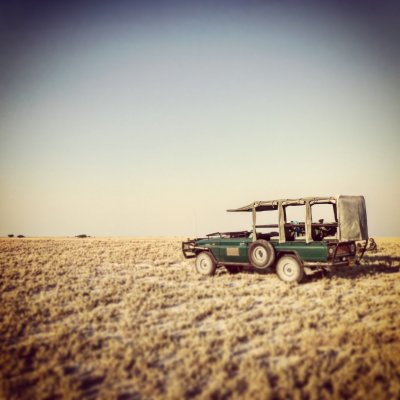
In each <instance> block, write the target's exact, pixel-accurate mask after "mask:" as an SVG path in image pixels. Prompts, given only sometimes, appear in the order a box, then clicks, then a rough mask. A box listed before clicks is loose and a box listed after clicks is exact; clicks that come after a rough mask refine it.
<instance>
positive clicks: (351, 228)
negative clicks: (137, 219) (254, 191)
mask: <svg viewBox="0 0 400 400" xmlns="http://www.w3.org/2000/svg"><path fill="white" fill-rule="evenodd" d="M293 210H295V212H296V213H297V214H296V218H297V219H298V221H297V220H293V219H291V218H290V215H291V214H292V213H293V212H292V211H293ZM228 211H230V212H249V213H251V214H252V229H251V230H248V231H238V232H223V233H220V232H216V233H212V234H209V235H206V237H205V238H197V239H192V240H189V239H188V240H187V241H185V242H182V252H183V254H184V256H185V258H196V269H197V271H198V272H199V273H200V274H203V275H213V274H214V273H215V271H216V269H217V268H218V267H225V268H226V269H227V270H228V271H229V272H231V273H237V272H240V271H242V270H244V269H247V270H255V271H258V272H261V273H262V272H265V271H268V270H270V269H272V268H275V269H276V273H277V274H278V276H279V278H280V279H282V280H283V281H285V282H300V281H301V280H302V278H303V276H304V270H305V269H309V270H315V269H321V268H322V269H329V268H330V267H332V266H349V265H355V264H356V263H358V262H359V261H360V259H361V258H362V256H363V254H364V251H365V249H366V247H367V243H368V226H367V214H366V208H365V200H364V197H363V196H342V195H341V196H332V197H305V198H299V199H280V200H270V201H255V202H253V203H251V204H249V205H247V206H244V207H240V208H237V209H233V210H228ZM265 211H268V212H269V214H270V215H274V216H275V220H276V219H277V221H274V222H275V223H268V224H258V223H257V219H258V218H259V217H260V213H263V212H265ZM321 211H323V213H324V215H326V213H328V214H329V217H330V219H331V220H330V221H328V222H324V219H323V218H319V216H321ZM299 216H300V218H298V217H299ZM356 241H358V242H360V241H361V242H362V241H364V242H365V243H364V244H363V245H362V246H361V251H359V252H357V248H356Z"/></svg>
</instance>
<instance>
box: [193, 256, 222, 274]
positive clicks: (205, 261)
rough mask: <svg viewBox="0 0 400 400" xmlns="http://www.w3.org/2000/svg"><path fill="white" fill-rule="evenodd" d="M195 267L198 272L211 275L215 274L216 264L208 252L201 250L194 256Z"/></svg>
mask: <svg viewBox="0 0 400 400" xmlns="http://www.w3.org/2000/svg"><path fill="white" fill-rule="evenodd" d="M196 269H197V272H198V273H199V274H202V275H208V276H211V275H214V274H215V270H216V269H217V265H216V264H215V262H214V260H213V258H212V257H211V256H210V254H208V253H207V252H205V251H203V252H201V253H199V254H198V255H197V257H196Z"/></svg>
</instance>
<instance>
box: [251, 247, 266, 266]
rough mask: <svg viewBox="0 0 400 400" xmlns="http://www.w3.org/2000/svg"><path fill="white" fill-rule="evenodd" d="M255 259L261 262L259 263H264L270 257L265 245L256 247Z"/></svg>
mask: <svg viewBox="0 0 400 400" xmlns="http://www.w3.org/2000/svg"><path fill="white" fill-rule="evenodd" d="M253 256H254V260H255V261H256V262H257V263H259V264H264V263H265V262H266V261H267V258H268V254H267V250H265V248H264V247H262V246H257V247H256V248H255V249H254V253H253Z"/></svg>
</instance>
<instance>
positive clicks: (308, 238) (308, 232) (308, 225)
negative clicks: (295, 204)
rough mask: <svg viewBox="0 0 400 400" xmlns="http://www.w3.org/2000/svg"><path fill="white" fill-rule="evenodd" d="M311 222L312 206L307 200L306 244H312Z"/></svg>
mask: <svg viewBox="0 0 400 400" xmlns="http://www.w3.org/2000/svg"><path fill="white" fill-rule="evenodd" d="M311 221H312V216H311V204H310V200H306V243H310V242H312V234H311Z"/></svg>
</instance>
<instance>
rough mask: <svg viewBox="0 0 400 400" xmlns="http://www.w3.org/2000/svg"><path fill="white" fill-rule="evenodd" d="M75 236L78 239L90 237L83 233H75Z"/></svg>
mask: <svg viewBox="0 0 400 400" xmlns="http://www.w3.org/2000/svg"><path fill="white" fill-rule="evenodd" d="M75 237H77V238H80V239H84V238H90V236H89V235H86V234H85V233H81V234H80V235H76V236H75Z"/></svg>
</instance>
